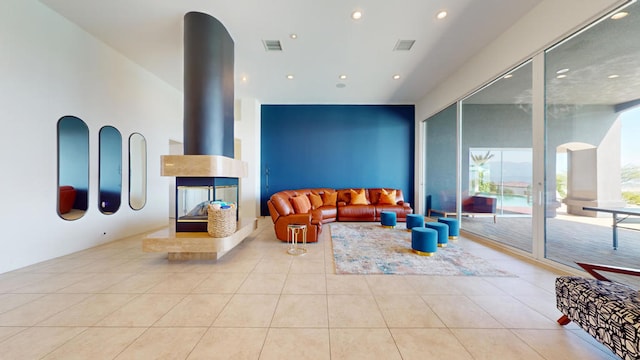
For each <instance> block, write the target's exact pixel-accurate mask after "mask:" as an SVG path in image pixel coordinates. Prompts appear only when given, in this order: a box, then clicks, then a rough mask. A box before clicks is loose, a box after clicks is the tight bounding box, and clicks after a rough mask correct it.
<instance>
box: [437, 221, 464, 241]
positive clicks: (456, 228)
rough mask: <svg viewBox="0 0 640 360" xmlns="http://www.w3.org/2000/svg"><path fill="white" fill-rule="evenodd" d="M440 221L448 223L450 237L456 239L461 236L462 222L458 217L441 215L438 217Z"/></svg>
mask: <svg viewBox="0 0 640 360" xmlns="http://www.w3.org/2000/svg"><path fill="white" fill-rule="evenodd" d="M438 222H441V223H443V224H447V225H448V226H449V239H451V240H455V239H457V238H458V236H460V222H459V221H458V219H450V218H445V217H441V218H438Z"/></svg>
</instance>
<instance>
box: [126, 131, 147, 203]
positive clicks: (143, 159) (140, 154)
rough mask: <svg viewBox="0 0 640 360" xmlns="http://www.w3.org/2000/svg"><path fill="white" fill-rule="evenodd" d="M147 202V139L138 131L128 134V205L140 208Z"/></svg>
mask: <svg viewBox="0 0 640 360" xmlns="http://www.w3.org/2000/svg"><path fill="white" fill-rule="evenodd" d="M146 202H147V140H146V139H145V138H144V136H142V135H141V134H139V133H133V134H131V136H129V206H130V207H131V208H132V209H133V210H140V209H142V208H143V207H144V205H145V203H146Z"/></svg>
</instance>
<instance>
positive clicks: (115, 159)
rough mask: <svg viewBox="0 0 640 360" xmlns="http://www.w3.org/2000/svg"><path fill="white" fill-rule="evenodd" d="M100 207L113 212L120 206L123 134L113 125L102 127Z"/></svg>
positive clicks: (107, 211) (101, 209)
mask: <svg viewBox="0 0 640 360" xmlns="http://www.w3.org/2000/svg"><path fill="white" fill-rule="evenodd" d="M98 189H99V191H98V208H99V209H100V211H101V212H102V213H103V214H113V213H115V212H116V211H118V209H119V208H120V198H121V192H122V136H121V135H120V132H119V131H118V130H117V129H116V128H114V127H113V126H104V127H102V129H100V170H99V183H98Z"/></svg>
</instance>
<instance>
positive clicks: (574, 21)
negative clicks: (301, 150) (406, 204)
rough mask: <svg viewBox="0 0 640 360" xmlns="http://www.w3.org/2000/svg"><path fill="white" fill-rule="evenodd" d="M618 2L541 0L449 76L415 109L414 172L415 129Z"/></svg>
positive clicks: (418, 178) (420, 146) (418, 133)
mask: <svg viewBox="0 0 640 360" xmlns="http://www.w3.org/2000/svg"><path fill="white" fill-rule="evenodd" d="M624 2H625V1H622V0H562V1H559V0H544V1H543V2H541V3H540V4H539V5H538V6H536V7H535V8H534V9H533V10H531V11H530V12H529V13H528V14H526V15H525V16H523V17H522V18H521V19H520V20H519V21H518V22H517V23H516V24H515V25H513V26H512V27H511V28H510V29H509V30H508V31H506V32H504V33H503V34H502V35H500V36H499V37H498V38H497V39H495V40H494V41H493V42H492V43H491V44H489V46H487V47H485V48H484V49H483V50H482V51H481V52H479V53H478V54H476V55H475V56H473V57H472V58H471V59H469V60H468V61H467V62H466V63H465V64H464V65H463V66H461V67H460V68H459V69H458V70H457V71H456V72H455V73H454V74H453V75H451V76H449V77H448V78H447V79H445V80H444V81H443V82H442V83H440V84H439V85H438V86H437V87H436V88H435V89H433V90H432V91H430V92H429V93H427V94H426V95H425V97H424V98H423V99H422V100H420V101H418V102H417V103H416V156H415V158H416V164H415V168H416V170H418V169H422V161H423V156H422V150H421V149H424V144H423V143H422V142H423V141H424V139H423V136H422V135H423V128H421V127H420V123H421V122H422V121H424V120H426V119H427V118H429V117H430V116H432V115H434V114H436V113H437V112H438V111H440V110H443V109H445V108H446V107H447V106H449V105H451V104H453V103H455V102H456V101H457V100H460V99H462V98H463V97H464V96H466V95H468V94H470V93H471V92H473V91H475V90H476V89H479V88H480V87H481V86H482V85H483V84H486V83H488V82H489V81H491V80H493V79H495V78H496V77H497V76H499V75H501V74H503V73H504V72H506V71H507V70H509V69H510V68H512V67H514V66H516V65H518V64H520V63H522V62H524V61H525V60H527V59H529V58H531V57H532V56H533V55H535V54H537V53H539V52H540V51H542V50H544V49H546V48H548V47H549V46H551V45H553V44H554V43H556V42H558V41H560V40H562V39H563V38H565V37H566V36H568V35H570V34H571V33H573V32H575V31H577V30H578V29H580V28H581V27H583V26H585V25H587V24H589V23H590V22H592V21H593V20H595V19H597V18H598V17H600V16H601V15H602V14H603V13H604V12H606V11H609V10H613V9H614V8H615V7H616V6H619V5H621V4H623V3H624ZM422 174H423V171H416V180H415V184H416V188H415V189H414V193H415V194H416V195H415V196H416V197H415V198H416V204H415V209H418V210H420V209H423V208H424V204H423V201H422V200H421V199H424V189H423V186H422V185H421V177H422Z"/></svg>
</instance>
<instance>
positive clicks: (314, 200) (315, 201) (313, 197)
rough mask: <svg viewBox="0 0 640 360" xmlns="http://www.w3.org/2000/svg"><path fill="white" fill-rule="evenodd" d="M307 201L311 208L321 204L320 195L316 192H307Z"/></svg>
mask: <svg viewBox="0 0 640 360" xmlns="http://www.w3.org/2000/svg"><path fill="white" fill-rule="evenodd" d="M309 201H310V202H311V209H313V210H315V209H317V208H319V207H321V206H322V197H321V196H320V195H318V194H316V193H309Z"/></svg>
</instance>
